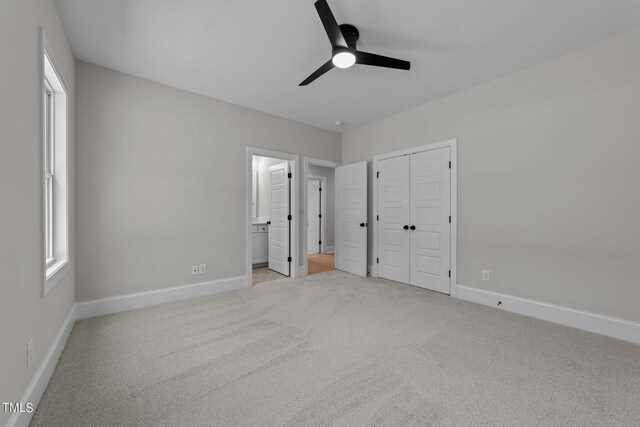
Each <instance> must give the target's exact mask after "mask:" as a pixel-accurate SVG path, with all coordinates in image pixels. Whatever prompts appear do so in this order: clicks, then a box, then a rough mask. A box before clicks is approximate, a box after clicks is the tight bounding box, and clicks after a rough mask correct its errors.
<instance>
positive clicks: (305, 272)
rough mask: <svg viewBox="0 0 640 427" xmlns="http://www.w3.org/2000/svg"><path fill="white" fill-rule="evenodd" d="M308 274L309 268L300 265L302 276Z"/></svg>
mask: <svg viewBox="0 0 640 427" xmlns="http://www.w3.org/2000/svg"><path fill="white" fill-rule="evenodd" d="M306 275H307V269H306V268H304V265H301V266H300V277H305V276H306Z"/></svg>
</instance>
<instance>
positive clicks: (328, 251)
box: [324, 246, 336, 254]
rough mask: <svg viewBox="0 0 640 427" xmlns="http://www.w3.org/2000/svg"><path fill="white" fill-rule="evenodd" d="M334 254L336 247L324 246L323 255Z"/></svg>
mask: <svg viewBox="0 0 640 427" xmlns="http://www.w3.org/2000/svg"><path fill="white" fill-rule="evenodd" d="M335 252H336V247H335V246H325V248H324V253H325V254H333V253H335Z"/></svg>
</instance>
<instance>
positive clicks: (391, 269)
mask: <svg viewBox="0 0 640 427" xmlns="http://www.w3.org/2000/svg"><path fill="white" fill-rule="evenodd" d="M409 166H410V160H409V156H401V157H395V158H392V159H386V160H381V161H379V162H378V172H379V175H378V178H377V179H378V209H377V211H378V215H379V219H378V276H379V277H383V278H385V279H390V280H395V281H398V282H403V283H409V280H410V272H409V258H410V256H409V254H410V252H409V251H410V236H411V234H410V233H411V232H410V231H409V225H410V185H409Z"/></svg>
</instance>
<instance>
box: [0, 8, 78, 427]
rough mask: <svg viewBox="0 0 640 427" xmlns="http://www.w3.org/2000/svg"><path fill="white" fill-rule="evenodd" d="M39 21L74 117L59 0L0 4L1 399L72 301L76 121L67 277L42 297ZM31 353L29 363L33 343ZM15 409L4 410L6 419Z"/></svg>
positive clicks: (27, 375) (22, 378)
mask: <svg viewBox="0 0 640 427" xmlns="http://www.w3.org/2000/svg"><path fill="white" fill-rule="evenodd" d="M38 26H41V27H42V28H43V30H44V33H45V35H46V37H47V39H48V41H49V45H50V51H51V52H52V54H53V56H54V58H55V61H56V63H57V65H58V68H59V71H60V73H61V74H62V77H63V79H64V81H65V83H66V84H67V87H68V90H69V91H70V96H69V100H70V113H71V117H72V119H71V120H73V111H74V108H73V99H74V61H73V55H72V53H71V49H70V47H69V43H68V41H67V37H66V34H65V32H64V28H63V27H62V21H61V19H60V16H59V15H58V11H57V10H56V8H55V5H54V3H53V1H50V0H19V1H18V0H9V1H4V0H3V1H2V2H0V58H1V59H0V93H1V94H2V96H0V131H1V133H0V188H1V193H0V194H2V207H1V208H0V242H1V243H0V289H1V292H2V294H1V296H0V325H2V339H1V341H0V342H1V344H0V361H1V363H0V401H1V402H17V401H18V400H19V399H20V397H21V396H22V394H23V393H24V392H25V390H26V388H27V385H28V384H29V382H30V381H31V379H32V378H33V375H34V374H35V372H36V370H37V369H38V367H39V366H40V363H41V362H42V359H43V358H44V355H45V354H46V352H47V351H48V349H49V347H50V346H51V344H52V342H53V339H54V338H55V336H56V334H57V333H58V331H59V330H60V328H61V326H62V324H63V322H64V320H65V319H66V318H67V315H68V314H69V312H70V310H71V308H72V306H73V302H74V273H73V270H74V245H73V243H74V234H73V205H74V201H73V200H74V199H73V196H74V186H73V183H74V181H73V172H74V171H73V162H74V160H73V149H74V143H73V121H72V123H71V133H70V137H69V147H68V148H69V155H70V160H69V161H70V165H69V166H70V175H69V179H70V182H69V187H70V193H69V198H70V206H71V210H70V212H69V214H70V215H71V218H70V223H71V225H72V226H71V230H70V233H71V235H70V262H71V268H70V269H69V271H68V272H67V274H66V276H65V277H64V279H63V281H62V282H60V283H58V285H57V286H56V287H55V288H53V289H52V290H51V291H50V292H49V293H48V294H47V295H46V296H44V297H41V291H42V280H43V279H42V278H43V275H44V268H43V265H42V254H43V252H44V246H43V240H42V230H43V226H42V224H43V222H42V221H43V220H42V190H41V179H42V170H41V167H42V162H41V159H42V157H41V155H42V154H41V153H42V152H41V150H42V141H41V138H40V123H41V120H40V100H41V99H42V95H41V93H40V76H39V67H38ZM31 337H33V359H32V363H31V367H30V368H27V363H26V349H27V341H28V340H29V339H30V338H31ZM8 415H9V414H6V413H4V411H2V410H0V425H4V424H5V423H6V422H7V421H8V419H9V416H8Z"/></svg>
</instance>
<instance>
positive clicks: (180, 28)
mask: <svg viewBox="0 0 640 427" xmlns="http://www.w3.org/2000/svg"><path fill="white" fill-rule="evenodd" d="M57 4H58V7H59V9H60V13H61V15H62V18H63V20H64V24H65V27H66V29H67V33H68V35H69V38H70V40H71V45H72V48H73V51H74V53H75V55H76V57H77V58H78V59H80V60H83V61H87V62H91V63H94V64H98V65H102V66H104V67H108V68H112V69H115V70H118V71H122V72H125V73H129V74H133V75H136V76H140V77H144V78H147V79H149V80H154V81H157V82H160V83H164V84H167V85H170V86H174V87H178V88H181V89H185V90H189V91H192V92H196V93H200V94H203V95H207V96H211V97H214V98H217V99H221V100H224V101H228V102H232V103H235V104H239V105H243V106H246V107H250V108H254V109H257V110H261V111H264V112H267V113H271V114H275V115H277V116H282V117H286V118H290V119H293V120H297V121H300V122H304V123H309V124H312V125H315V126H319V127H323V128H326V129H331V130H334V131H339V132H343V131H346V130H349V129H353V128H356V127H359V126H362V125H364V124H366V123H369V122H372V121H374V120H377V119H380V118H382V117H386V116H389V115H392V114H395V113H398V112H401V111H404V110H407V109H409V108H411V107H414V106H417V105H420V104H423V103H426V102H428V101H431V100H434V99H437V98H441V97H444V96H447V95H450V94H453V93H456V92H459V91H461V90H464V89H467V88H469V87H472V86H475V85H477V84H479V83H482V82H485V81H488V80H491V79H494V78H496V77H499V76H503V75H506V74H509V73H512V72H514V71H517V70H521V69H524V68H526V67H528V66H531V65H534V64H538V63H541V62H544V61H546V60H548V59H551V58H554V57H557V56H559V55H562V54H564V53H568V52H570V51H573V50H575V49H578V48H580V47H583V46H587V45H590V44H593V43H595V42H598V41H600V40H604V39H606V38H610V37H613V36H615V35H617V34H621V33H623V32H626V31H628V30H631V29H633V28H637V27H640V1H638V0H394V1H389V0H386V1H385V0H329V5H330V6H331V8H332V10H333V12H334V14H335V16H336V19H337V20H338V23H340V24H343V23H349V24H353V25H355V26H357V27H358V28H359V29H360V41H359V43H358V47H359V48H361V49H362V50H366V51H369V52H373V53H378V54H382V55H388V56H394V57H397V58H400V59H406V60H409V61H411V70H410V71H408V72H407V71H398V70H388V69H381V68H373V67H366V66H354V67H352V68H350V69H346V70H340V69H334V70H332V71H330V72H329V73H327V74H325V75H324V76H322V77H321V78H320V79H318V80H316V81H315V82H313V83H312V84H311V85H309V86H307V87H298V84H299V83H300V82H301V81H302V80H303V79H305V78H306V77H307V76H308V75H309V74H311V72H312V71H314V70H315V69H316V68H318V67H319V66H320V65H322V64H323V63H324V62H325V61H327V60H328V59H329V57H330V45H329V41H328V39H327V36H326V34H325V32H324V29H323V27H322V25H321V23H320V20H319V18H318V16H317V14H316V10H315V8H314V6H313V0H241V1H239V0H180V1H178V0H57ZM336 120H341V121H343V122H345V125H344V126H342V127H339V128H337V127H336V126H335V125H334V122H335V121H336Z"/></svg>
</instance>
